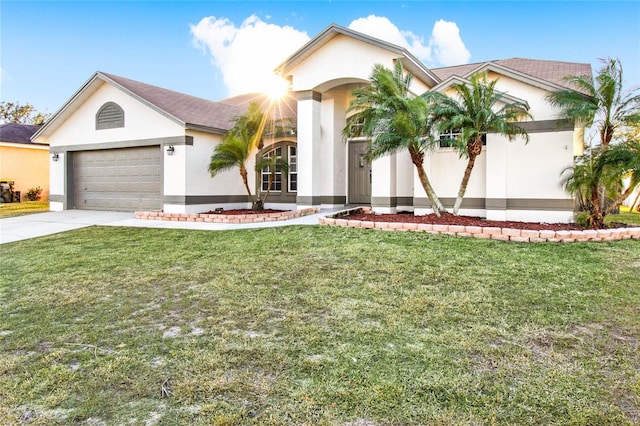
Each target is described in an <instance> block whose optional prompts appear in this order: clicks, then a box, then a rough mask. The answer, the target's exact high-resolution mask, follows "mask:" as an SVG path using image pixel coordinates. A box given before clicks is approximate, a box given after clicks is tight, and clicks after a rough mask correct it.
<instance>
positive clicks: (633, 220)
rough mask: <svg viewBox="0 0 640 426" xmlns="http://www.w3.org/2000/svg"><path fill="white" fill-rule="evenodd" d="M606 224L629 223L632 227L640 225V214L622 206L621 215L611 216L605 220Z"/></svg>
mask: <svg viewBox="0 0 640 426" xmlns="http://www.w3.org/2000/svg"><path fill="white" fill-rule="evenodd" d="M604 221H605V223H607V224H609V223H611V222H620V223H627V224H630V225H640V212H639V211H629V207H625V206H621V207H620V214H610V215H608V216H606V217H605V218H604Z"/></svg>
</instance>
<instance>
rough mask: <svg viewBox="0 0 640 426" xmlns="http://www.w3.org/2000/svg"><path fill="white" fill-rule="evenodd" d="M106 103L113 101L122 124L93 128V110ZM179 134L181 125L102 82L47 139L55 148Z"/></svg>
mask: <svg viewBox="0 0 640 426" xmlns="http://www.w3.org/2000/svg"><path fill="white" fill-rule="evenodd" d="M106 102H115V103H117V104H118V105H119V106H120V107H121V108H122V109H123V110H124V127H121V128H115V129H102V130H96V121H95V117H96V113H97V112H98V110H99V109H100V107H101V106H102V105H104V104H105V103H106ZM180 135H184V129H183V128H182V126H180V125H179V124H177V123H175V122H173V121H171V120H170V119H168V118H167V117H165V116H164V115H162V114H160V113H158V112H156V111H154V110H152V109H151V108H149V107H148V106H146V105H145V104H143V103H142V102H140V101H137V100H136V99H134V98H132V97H131V96H129V95H127V94H126V93H124V92H122V91H121V90H119V89H117V88H115V87H113V86H111V85H109V84H106V83H103V84H102V86H101V87H100V88H99V89H98V90H97V91H96V92H95V93H94V94H93V95H91V96H90V97H89V99H87V100H86V101H85V102H84V103H83V104H82V105H81V106H80V108H78V109H77V110H76V111H75V112H74V113H73V114H72V115H71V116H70V117H69V118H68V119H67V120H66V121H65V122H64V123H62V124H61V125H60V126H59V127H58V128H57V129H56V131H55V132H54V133H53V134H52V135H51V136H50V137H49V138H48V141H49V144H50V146H51V147H52V148H55V147H56V146H64V145H86V144H93V143H103V142H113V141H131V140H137V139H150V138H160V137H167V136H180Z"/></svg>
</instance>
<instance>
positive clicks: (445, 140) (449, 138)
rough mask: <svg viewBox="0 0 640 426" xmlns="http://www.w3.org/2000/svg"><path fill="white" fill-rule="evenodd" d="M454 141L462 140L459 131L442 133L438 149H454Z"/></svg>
mask: <svg viewBox="0 0 640 426" xmlns="http://www.w3.org/2000/svg"><path fill="white" fill-rule="evenodd" d="M453 139H460V131H459V130H448V131H446V132H443V133H440V138H439V139H438V148H453Z"/></svg>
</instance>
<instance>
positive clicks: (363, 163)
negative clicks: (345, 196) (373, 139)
mask: <svg viewBox="0 0 640 426" xmlns="http://www.w3.org/2000/svg"><path fill="white" fill-rule="evenodd" d="M368 146H369V142H368V141H356V142H350V143H349V203H350V204H370V203H371V163H370V162H368V161H367V160H366V159H365V154H366V152H367V148H368Z"/></svg>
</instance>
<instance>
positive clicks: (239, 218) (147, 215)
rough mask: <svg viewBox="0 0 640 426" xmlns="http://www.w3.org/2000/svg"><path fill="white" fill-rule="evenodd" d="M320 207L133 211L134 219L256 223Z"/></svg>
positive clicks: (286, 218) (284, 218)
mask: <svg viewBox="0 0 640 426" xmlns="http://www.w3.org/2000/svg"><path fill="white" fill-rule="evenodd" d="M319 211H320V209H318V208H317V207H311V208H306V209H301V210H291V211H285V212H278V213H257V214H224V213H213V214H210V213H194V214H189V213H163V212H144V211H140V212H135V216H136V219H142V220H166V221H173V222H209V223H258V222H275V221H279V220H288V219H295V218H297V217H302V216H307V215H310V214H315V213H318V212H319Z"/></svg>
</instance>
